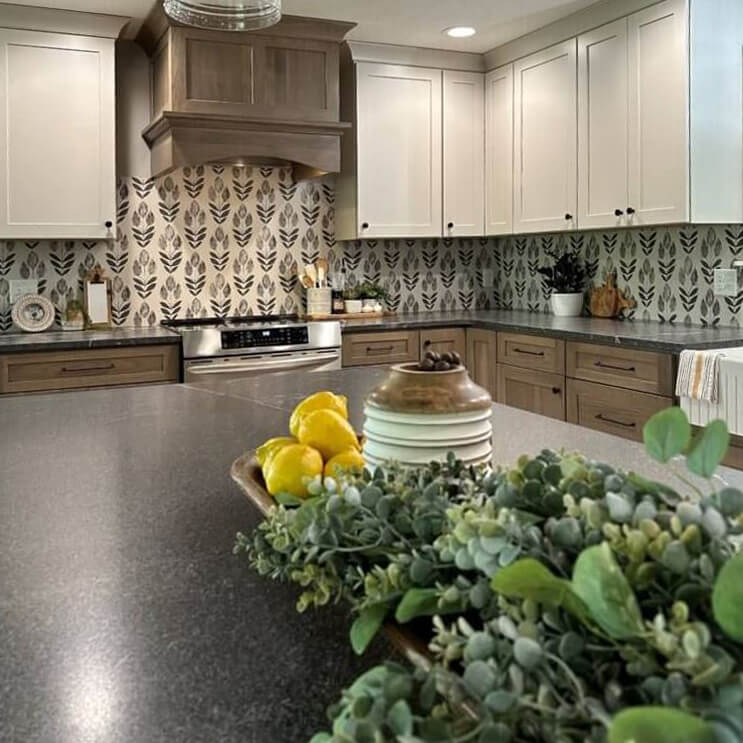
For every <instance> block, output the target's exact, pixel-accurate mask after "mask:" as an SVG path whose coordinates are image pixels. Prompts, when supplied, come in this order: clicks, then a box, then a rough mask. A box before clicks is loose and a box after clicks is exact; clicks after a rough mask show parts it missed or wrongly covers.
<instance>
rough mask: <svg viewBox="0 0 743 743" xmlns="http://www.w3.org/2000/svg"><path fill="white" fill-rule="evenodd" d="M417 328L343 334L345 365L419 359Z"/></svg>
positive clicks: (367, 364)
mask: <svg viewBox="0 0 743 743" xmlns="http://www.w3.org/2000/svg"><path fill="white" fill-rule="evenodd" d="M419 338H420V336H419V334H418V331H417V330H394V331H389V332H382V333H376V332H375V333H348V334H344V336H343V366H377V365H381V364H404V363H405V362H406V361H417V360H418V351H419V342H420V341H419Z"/></svg>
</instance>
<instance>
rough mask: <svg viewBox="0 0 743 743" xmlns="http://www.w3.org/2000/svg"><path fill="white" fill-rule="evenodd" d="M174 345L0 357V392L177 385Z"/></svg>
mask: <svg viewBox="0 0 743 743" xmlns="http://www.w3.org/2000/svg"><path fill="white" fill-rule="evenodd" d="M179 372H180V349H179V347H178V346H177V345H164V346H137V347H134V348H98V349H83V350H80V351H64V352H58V351H36V352H30V353H9V354H5V355H2V356H0V393H2V394H7V393H10V394H12V393H23V392H54V391H57V390H76V389H87V388H89V387H119V386H128V385H133V384H158V383H163V382H177V381H178V375H179Z"/></svg>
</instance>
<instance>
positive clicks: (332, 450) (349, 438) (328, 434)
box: [298, 410, 359, 462]
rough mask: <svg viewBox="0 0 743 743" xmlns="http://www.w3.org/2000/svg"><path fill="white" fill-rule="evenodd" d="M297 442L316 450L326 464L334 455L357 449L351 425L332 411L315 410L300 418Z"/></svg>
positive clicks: (357, 444) (357, 443) (357, 442)
mask: <svg viewBox="0 0 743 743" xmlns="http://www.w3.org/2000/svg"><path fill="white" fill-rule="evenodd" d="M298 438H299V441H300V442H301V443H302V444H307V446H311V447H313V448H314V449H317V450H318V451H319V452H320V454H322V456H323V459H324V460H325V461H326V462H327V461H328V460H329V459H332V458H333V457H334V456H335V455H336V454H340V453H341V452H344V451H348V450H349V449H357V450H358V448H359V440H358V439H357V438H356V433H355V432H354V430H353V428H351V424H350V423H349V422H348V421H347V420H346V419H345V418H344V417H343V416H341V415H340V414H339V413H336V412H335V411H334V410H315V411H314V412H313V413H308V414H307V415H305V416H304V417H303V418H302V421H301V423H300V424H299V436H298Z"/></svg>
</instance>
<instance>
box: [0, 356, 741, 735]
mask: <svg viewBox="0 0 743 743" xmlns="http://www.w3.org/2000/svg"><path fill="white" fill-rule="evenodd" d="M383 375H384V371H383V370H379V369H346V370H342V371H335V372H320V373H316V374H301V375H299V374H285V375H274V376H269V375H267V376H264V377H262V378H253V379H243V380H235V381H233V382H225V383H224V384H222V385H216V384H215V385H210V386H209V387H200V386H198V385H167V386H148V387H138V388H125V389H114V390H92V391H86V392H71V393H67V394H58V395H35V396H30V397H16V398H9V399H4V400H0V430H2V431H4V435H3V437H2V439H0V472H2V479H1V480H0V490H1V491H2V495H1V497H0V522H2V524H3V529H2V530H0V581H1V583H0V585H1V586H2V602H3V606H2V612H1V613H0V656H1V657H2V658H3V663H2V665H1V666H0V688H2V689H3V690H4V691H3V694H2V695H0V719H2V720H3V725H2V734H0V738H1V739H2V740H3V741H8V742H9V743H42V742H44V741H54V742H55V743H82V742H85V741H96V742H98V741H105V743H125V742H126V743H129V742H130V741H147V743H166V742H167V743H172V741H176V740H183V741H189V742H191V741H193V742H194V743H195V742H197V741H219V743H269V741H270V743H300V742H301V741H306V740H308V739H309V737H310V736H311V733H312V732H314V731H316V730H318V729H320V728H322V727H323V726H324V721H325V718H324V709H325V707H326V705H327V704H329V703H331V702H333V701H335V699H336V698H337V696H338V694H339V692H340V690H341V688H342V686H343V685H344V684H347V683H348V682H350V681H351V680H352V679H353V678H354V677H355V676H356V675H358V673H360V672H361V670H362V669H365V668H368V667H370V666H372V665H374V664H375V663H377V662H379V660H380V658H383V657H387V656H388V655H389V654H390V652H391V650H390V648H389V646H388V645H387V644H386V642H384V641H383V640H379V641H378V642H377V643H376V645H375V646H373V648H372V649H371V650H370V651H369V653H368V654H367V656H365V657H364V658H362V659H358V658H355V657H354V656H353V653H352V652H351V650H350V649H349V645H348V639H347V634H348V627H349V618H348V612H347V610H346V609H345V608H344V607H342V606H340V607H328V608H327V609H325V610H323V611H318V612H309V613H307V614H302V615H300V614H297V613H296V611H295V608H294V602H295V600H296V596H297V592H296V591H295V590H294V589H293V588H292V587H290V586H287V585H281V584H277V583H274V582H272V581H270V580H268V579H265V578H261V577H259V576H258V575H257V574H256V573H254V572H253V571H252V570H251V569H250V568H249V566H248V564H247V560H246V559H245V558H244V557H241V558H237V557H234V556H233V555H232V554H231V549H232V545H233V541H234V535H235V532H236V531H238V530H242V531H249V530H251V529H252V528H254V527H255V526H256V525H257V524H258V523H259V520H260V515H259V513H258V511H257V510H256V509H255V508H254V507H253V506H252V505H251V503H250V502H249V501H248V500H247V499H246V498H245V497H244V496H242V495H241V493H240V492H239V490H238V488H237V487H236V486H235V485H234V484H233V483H231V481H230V478H229V468H230V464H231V462H232V461H233V460H234V459H235V458H236V457H238V456H239V455H241V454H242V453H243V452H244V451H245V450H247V449H250V448H253V447H255V446H256V445H257V444H259V443H261V442H262V441H263V440H264V439H266V438H268V437H270V436H275V435H279V434H281V433H283V432H284V431H285V430H286V426H287V421H288V416H289V411H290V410H291V409H292V407H293V406H294V404H295V403H296V402H297V401H298V400H299V399H301V398H302V397H304V396H305V395H307V394H309V393H311V392H314V391H316V390H319V389H332V390H334V391H336V392H340V393H345V394H347V395H348V396H349V398H350V403H351V404H350V408H351V416H352V419H353V422H354V424H355V425H357V426H358V425H360V423H361V410H362V404H363V398H364V396H365V394H366V393H367V392H368V391H369V390H370V389H371V388H372V387H373V386H374V385H375V383H376V382H377V381H378V380H380V379H381V377H382V376H383ZM493 422H494V426H495V433H494V445H495V451H496V459H497V460H498V461H499V462H504V463H506V462H513V461H514V460H515V459H516V458H517V457H518V456H519V455H520V454H522V453H525V452H536V451H539V450H540V449H541V448H543V447H545V446H548V447H554V448H561V447H566V448H568V449H580V450H583V451H584V452H585V453H586V454H588V455H590V456H593V457H596V458H600V459H605V460H607V461H610V462H612V463H613V464H617V465H620V466H623V467H626V468H632V469H635V470H638V471H639V472H641V473H643V474H645V475H647V476H649V477H655V478H658V477H666V475H665V472H664V470H663V468H662V467H661V466H660V465H657V464H655V463H652V462H650V461H649V460H648V458H647V457H646V456H645V454H644V452H643V448H642V447H641V446H640V445H638V444H636V443H632V442H629V441H624V440H621V439H617V438H614V437H612V436H609V435H606V434H601V433H597V432H595V431H590V430H587V429H581V428H577V427H575V426H572V425H569V424H567V423H561V422H557V421H553V420H550V419H548V418H543V417H540V416H536V415H534V414H531V413H525V412H522V411H519V410H516V409H511V408H506V407H503V406H500V405H496V406H494V408H493ZM722 474H723V475H724V476H725V477H726V478H727V479H728V480H729V481H730V482H731V483H734V484H736V485H738V486H741V485H743V473H739V472H734V471H732V470H723V472H722Z"/></svg>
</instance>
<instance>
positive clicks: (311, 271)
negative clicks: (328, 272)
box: [304, 263, 317, 286]
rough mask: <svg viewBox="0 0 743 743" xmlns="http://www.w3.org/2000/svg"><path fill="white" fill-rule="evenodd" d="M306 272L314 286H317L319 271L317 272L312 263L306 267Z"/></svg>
mask: <svg viewBox="0 0 743 743" xmlns="http://www.w3.org/2000/svg"><path fill="white" fill-rule="evenodd" d="M304 272H305V273H306V274H307V276H309V277H310V279H311V280H312V286H317V271H316V270H315V267H314V266H313V265H312V264H311V263H308V264H307V265H306V266H305V267H304Z"/></svg>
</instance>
